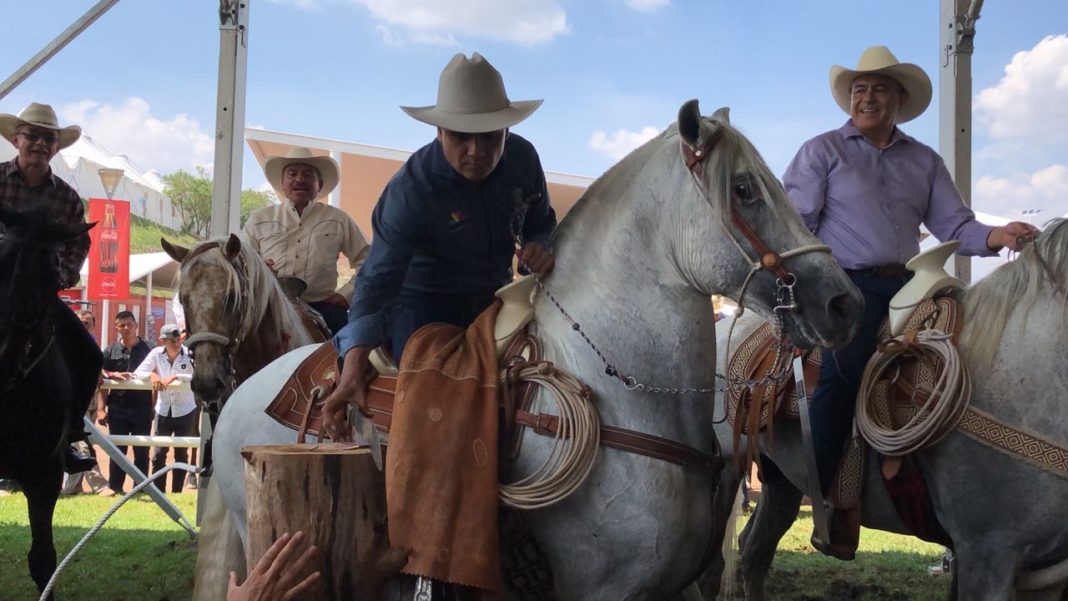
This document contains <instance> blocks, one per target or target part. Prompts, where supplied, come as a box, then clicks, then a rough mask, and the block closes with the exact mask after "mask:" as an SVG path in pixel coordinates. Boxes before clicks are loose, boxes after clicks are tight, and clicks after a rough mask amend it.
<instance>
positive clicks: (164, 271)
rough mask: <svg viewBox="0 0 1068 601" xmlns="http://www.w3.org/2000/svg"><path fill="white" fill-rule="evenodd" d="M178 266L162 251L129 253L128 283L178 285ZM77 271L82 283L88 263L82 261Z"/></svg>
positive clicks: (161, 285)
mask: <svg viewBox="0 0 1068 601" xmlns="http://www.w3.org/2000/svg"><path fill="white" fill-rule="evenodd" d="M179 267H180V265H179V264H178V262H177V261H175V260H174V259H172V258H171V256H170V255H168V254H167V253H163V252H160V253H143V254H139V255H130V283H131V284H140V285H142V286H145V287H146V288H151V287H152V286H156V287H162V288H175V287H177V286H178V268H179ZM78 273H79V275H81V278H82V279H81V282H82V284H83V285H84V284H85V282H86V278H87V277H88V276H89V263H88V262H86V263H83V264H82V269H81V271H79V272H78Z"/></svg>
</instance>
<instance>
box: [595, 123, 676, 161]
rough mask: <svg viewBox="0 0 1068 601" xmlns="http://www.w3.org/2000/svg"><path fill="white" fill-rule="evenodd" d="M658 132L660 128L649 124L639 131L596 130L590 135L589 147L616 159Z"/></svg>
mask: <svg viewBox="0 0 1068 601" xmlns="http://www.w3.org/2000/svg"><path fill="white" fill-rule="evenodd" d="M658 134H660V130H659V129H657V128H655V127H653V126H651V125H649V126H646V127H643V128H642V130H641V131H628V130H625V129H618V130H616V131H615V132H613V133H611V134H607V133H605V132H603V131H601V130H597V131H595V132H593V134H592V135H591V136H590V148H592V149H594V150H596V151H597V152H600V153H602V154H606V155H608V156H610V157H612V158H613V159H615V160H617V161H618V160H620V159H622V158H623V157H625V156H627V154H629V153H630V151H632V150H634V149H635V148H637V147H639V146H641V145H642V144H645V143H646V142H648V141H649V140H651V139H653V138H655V137H656V136H657V135H658Z"/></svg>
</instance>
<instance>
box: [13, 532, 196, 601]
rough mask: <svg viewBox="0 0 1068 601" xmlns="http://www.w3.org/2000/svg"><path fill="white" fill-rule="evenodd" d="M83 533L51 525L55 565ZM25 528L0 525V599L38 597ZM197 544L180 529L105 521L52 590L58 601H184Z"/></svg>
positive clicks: (190, 585)
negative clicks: (114, 524) (123, 526)
mask: <svg viewBox="0 0 1068 601" xmlns="http://www.w3.org/2000/svg"><path fill="white" fill-rule="evenodd" d="M86 532H88V529H87V528H72V527H56V528H55V529H54V536H55V541H56V554H57V558H56V560H57V562H59V561H63V558H64V556H65V555H66V554H67V553H69V552H70V550H71V549H72V548H74V545H76V544H77V543H78V541H80V540H81V539H82V537H84V536H85V534H86ZM29 549H30V529H29V527H28V526H25V525H14V524H10V523H0V566H3V568H0V601H23V600H26V601H32V600H36V599H37V598H38V595H37V588H36V587H35V586H34V584H33V581H32V580H30V572H29V567H28V566H27V563H26V553H27V552H28V551H29ZM195 564H196V543H195V542H194V541H191V540H190V538H189V536H188V535H187V534H186V533H184V532H182V531H164V530H123V529H119V528H118V527H112V526H111V523H110V522H109V524H108V525H106V526H105V527H104V529H103V530H101V531H100V532H98V533H97V534H96V535H95V536H93V538H91V539H90V540H89V542H88V543H87V544H86V545H85V546H84V547H83V548H82V549H81V551H79V552H78V554H77V555H75V556H74V558H73V559H72V560H71V563H70V564H68V566H67V567H66V568H65V569H64V570H63V572H62V573H61V574H60V576H59V582H58V584H57V586H56V588H55V591H56V598H57V599H58V600H60V601H185V600H186V599H189V598H190V597H191V596H192V592H193V570H194V566H195Z"/></svg>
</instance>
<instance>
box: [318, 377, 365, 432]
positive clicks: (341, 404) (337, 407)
mask: <svg viewBox="0 0 1068 601" xmlns="http://www.w3.org/2000/svg"><path fill="white" fill-rule="evenodd" d="M363 393H364V389H362V388H358V389H356V390H353V389H351V388H347V387H342V386H338V387H337V388H335V389H334V391H333V392H331V393H330V394H329V395H327V397H326V399H325V400H324V401H323V432H322V434H323V436H329V437H330V438H331V439H333V440H335V441H337V442H346V441H351V440H352V424H350V423H349V413H348V410H349V403H352V402H357V397H358V398H359V401H363V396H364V394H363ZM357 411H359V405H357Z"/></svg>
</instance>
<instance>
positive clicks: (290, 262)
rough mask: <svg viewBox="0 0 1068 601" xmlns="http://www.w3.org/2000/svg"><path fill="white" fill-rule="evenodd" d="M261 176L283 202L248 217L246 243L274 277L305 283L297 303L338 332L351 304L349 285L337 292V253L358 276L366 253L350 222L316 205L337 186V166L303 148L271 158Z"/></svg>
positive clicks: (333, 209)
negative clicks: (320, 316) (310, 308)
mask: <svg viewBox="0 0 1068 601" xmlns="http://www.w3.org/2000/svg"><path fill="white" fill-rule="evenodd" d="M263 171H264V175H266V176H267V181H268V182H269V183H270V184H271V186H272V187H274V189H275V190H278V191H279V192H281V193H282V196H283V197H284V198H285V202H283V203H282V204H280V205H275V206H270V207H264V208H262V209H260V210H258V211H256V212H255V213H253V214H252V215H250V216H249V218H248V222H247V223H245V229H244V232H243V233H244V235H245V238H246V239H247V240H248V242H249V243H250V244H251V245H252V247H253V248H255V249H256V250H257V251H258V252H259V253H260V255H261V256H263V259H264V261H266V262H267V265H268V266H269V267H270V268H271V269H272V270H273V271H274V272H275V273H276V274H278V275H280V276H294V277H298V278H300V279H302V280H304V282H305V283H306V284H307V285H308V288H307V290H305V291H304V294H303V295H301V298H303V299H304V300H305V301H307V303H308V304H309V305H311V306H312V308H314V309H315V310H316V311H318V312H319V313H321V314H322V316H323V318H324V319H325V320H326V323H327V325H329V326H330V330H331V331H333V332H334V333H337V331H338V330H340V329H341V328H343V327H344V326H345V324H346V323H347V322H348V309H349V303H350V302H351V301H352V281H351V280H350V281H349V282H348V283H346V284H345V285H343V286H341V287H340V288H336V287H337V277H338V273H337V259H338V254H339V253H340V254H343V255H345V257H346V258H347V259H348V260H349V265H350V266H351V267H352V268H353V269H355V270H357V271H359V269H360V266H361V265H363V262H364V260H366V259H367V253H368V248H369V247H368V244H367V239H366V238H364V236H363V234H362V233H360V230H359V228H357V227H356V223H355V222H354V221H353V220H352V217H349V216H348V214H347V213H345V212H344V211H342V210H341V209H338V208H336V207H332V206H330V205H327V204H324V203H321V202H316V201H317V200H319V199H320V198H323V197H325V196H326V195H328V194H330V191H331V190H333V189H334V187H335V186H337V183H338V167H337V163H336V162H335V161H334V159H332V158H330V157H326V156H314V155H312V153H311V151H310V150H308V149H307V148H294V149H292V150H290V151H289V154H288V155H287V156H284V157H282V156H272V157H269V158H268V159H267V161H266V162H265V163H264V165H263ZM335 288H336V289H335Z"/></svg>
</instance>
